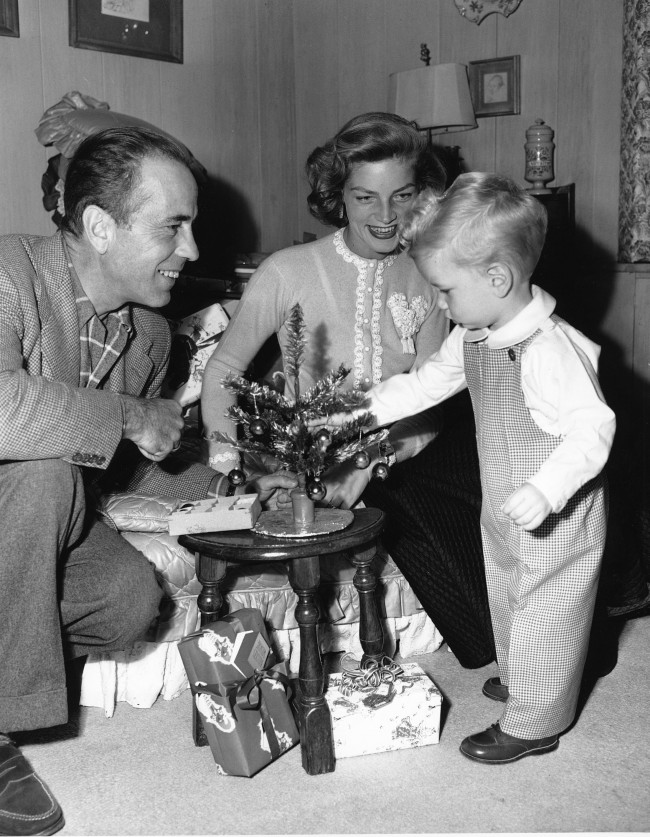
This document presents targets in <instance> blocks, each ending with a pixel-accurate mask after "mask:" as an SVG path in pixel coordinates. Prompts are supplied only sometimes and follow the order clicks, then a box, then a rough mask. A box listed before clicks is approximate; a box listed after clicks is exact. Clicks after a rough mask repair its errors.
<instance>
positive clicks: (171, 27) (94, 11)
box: [0, 0, 183, 64]
mask: <svg viewBox="0 0 650 837" xmlns="http://www.w3.org/2000/svg"><path fill="white" fill-rule="evenodd" d="M0 2H2V0H0ZM68 11H69V16H70V17H69V27H70V41H69V42H70V46H72V47H78V48H79V49H96V50H99V51H100V52H117V53H120V54H121V55H136V56H138V57H139V58H154V59H155V60H156V61H173V62H175V63H177V64H182V63H183V0H68Z"/></svg>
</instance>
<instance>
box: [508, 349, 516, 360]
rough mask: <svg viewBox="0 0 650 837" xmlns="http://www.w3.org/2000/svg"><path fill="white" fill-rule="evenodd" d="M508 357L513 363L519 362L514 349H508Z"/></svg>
mask: <svg viewBox="0 0 650 837" xmlns="http://www.w3.org/2000/svg"><path fill="white" fill-rule="evenodd" d="M508 357H509V358H510V360H512V361H515V360H517V355H516V354H515V350H514V349H508Z"/></svg>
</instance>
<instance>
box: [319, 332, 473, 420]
mask: <svg viewBox="0 0 650 837" xmlns="http://www.w3.org/2000/svg"><path fill="white" fill-rule="evenodd" d="M464 332H465V329H462V328H458V327H457V328H454V329H453V330H452V332H451V334H450V335H449V337H447V339H446V340H445V342H444V343H443V344H442V346H441V347H440V349H439V351H437V352H435V353H434V354H433V355H431V357H430V358H428V359H427V360H425V361H424V363H423V364H422V366H420V368H419V369H417V370H415V371H413V370H411V372H408V373H402V374H401V375H393V377H392V378H388V379H387V380H385V381H382V382H381V383H380V384H377V385H376V386H374V387H373V388H372V389H370V390H368V393H367V394H368V398H369V404H368V406H367V407H366V408H365V409H364V410H355V411H351V412H350V413H333V414H332V415H330V416H328V417H327V421H325V422H324V421H322V420H315V421H311V422H310V425H311V426H318V425H322V424H325V425H326V426H329V427H340V426H341V425H342V424H345V422H347V421H350V420H351V419H352V418H353V417H354V416H359V415H362V414H364V413H372V415H373V417H374V419H375V422H374V427H383V426H384V425H386V424H392V423H393V422H395V421H398V420H399V419H403V418H406V417H407V416H413V415H415V414H416V413H421V412H423V411H424V410H427V409H428V408H429V407H435V405H436V404H440V402H441V401H445V400H446V399H447V398H451V396H452V395H455V394H456V393H457V392H460V391H461V390H463V389H465V387H466V386H467V382H466V380H465V369H464V366H463V334H464Z"/></svg>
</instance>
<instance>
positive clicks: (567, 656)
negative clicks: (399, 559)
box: [333, 173, 615, 764]
mask: <svg viewBox="0 0 650 837" xmlns="http://www.w3.org/2000/svg"><path fill="white" fill-rule="evenodd" d="M545 233H546V211H545V210H544V208H543V207H542V205H541V204H540V203H539V202H538V201H537V200H536V199H535V198H533V197H532V196H530V195H528V194H527V193H526V192H525V191H523V190H522V189H520V188H519V187H518V186H516V185H515V184H514V183H513V182H512V181H511V180H509V179H508V178H505V177H502V176H499V175H494V174H480V173H470V174H463V175H461V176H459V177H458V178H457V180H456V181H455V182H454V184H453V185H452V186H451V188H450V189H448V191H447V192H446V193H445V194H444V195H443V196H442V197H435V196H433V195H426V194H424V193H423V194H422V195H421V196H420V198H419V199H418V201H417V203H416V204H415V205H414V207H413V209H412V211H411V212H410V214H409V215H408V216H407V217H406V219H405V220H404V222H403V226H402V231H401V238H402V240H403V242H404V243H405V244H406V245H407V246H409V251H410V255H411V256H412V258H413V259H414V260H415V263H416V264H417V267H418V269H419V270H420V272H421V273H422V275H423V276H424V277H425V278H426V279H427V280H428V281H429V282H431V284H432V285H433V286H434V287H435V288H437V289H438V292H439V298H438V305H439V306H440V307H441V308H443V309H444V310H445V311H446V313H447V316H448V317H449V318H450V319H451V320H453V321H454V322H455V323H456V327H455V328H453V329H452V331H451V333H450V335H449V337H448V338H447V340H446V341H445V343H444V344H443V346H442V347H441V349H440V350H439V351H438V352H437V353H436V354H434V355H432V356H431V357H430V358H429V359H428V360H427V361H425V362H424V364H423V365H422V366H421V367H420V368H419V369H418V370H417V371H415V372H412V373H410V374H402V375H395V376H394V377H392V378H390V379H388V380H387V381H384V382H383V383H381V384H379V385H378V386H376V387H374V388H373V389H372V390H370V392H369V393H368V394H369V397H370V406H369V408H368V409H369V410H370V411H371V412H372V413H373V414H374V415H375V417H376V423H377V425H383V424H388V423H390V422H393V421H396V420H397V419H400V418H403V417H405V416H407V415H412V414H414V413H418V412H420V411H421V410H424V409H426V408H428V407H430V406H432V405H433V404H437V403H439V402H440V401H443V400H444V399H446V398H449V397H450V396H452V395H454V394H455V393H457V392H459V391H460V390H462V389H464V388H465V387H468V388H469V391H470V395H471V398H472V404H473V407H474V414H475V418H476V428H477V444H478V450H479V458H480V467H481V482H482V487H483V507H482V513H481V532H482V539H483V551H484V558H485V571H486V578H487V586H488V595H489V601H490V612H491V618H492V625H493V628H494V636H495V642H496V648H497V662H498V665H499V674H500V677H494V678H490V680H488V681H487V682H486V684H485V686H484V688H483V692H484V694H486V695H487V696H488V697H491V698H493V699H494V700H501V701H504V702H505V708H504V711H503V714H502V716H501V719H500V720H499V722H498V723H496V724H494V725H493V726H492V727H490V728H489V729H487V730H486V731H484V732H481V733H477V734H475V735H471V736H469V737H468V738H465V739H464V740H463V742H462V743H461V745H460V749H461V752H462V753H463V754H464V755H466V756H467V757H469V758H471V759H475V760H476V761H482V762H486V763H489V764H498V763H504V762H510V761H515V760H517V759H520V758H522V757H524V756H528V755H533V754H539V753H545V752H549V751H550V750H554V749H555V748H556V747H557V746H558V743H559V742H558V735H559V733H561V732H562V731H563V730H565V729H566V728H567V727H568V726H569V724H570V723H571V722H572V720H573V718H574V715H575V709H576V703H577V698H578V691H579V687H580V681H581V675H582V669H583V667H584V662H585V656H586V653H587V645H588V639H589V630H590V625H591V620H592V614H593V609H594V602H595V597H596V585H597V582H598V574H599V568H600V562H601V557H602V552H603V547H604V542H605V528H606V498H605V491H604V483H603V477H602V476H601V471H602V468H603V466H604V465H605V462H606V460H607V457H608V455H609V450H610V448H611V444H612V440H613V436H614V429H615V418H614V414H613V412H612V411H611V410H610V409H609V407H608V406H607V405H606V404H605V402H604V400H603V396H602V393H601V391H600V387H599V385H598V380H597V377H596V369H597V361H598V354H599V348H598V347H597V346H596V345H595V344H594V343H592V342H591V341H590V340H588V339H587V338H586V337H585V336H584V335H583V334H581V333H580V332H579V331H577V330H576V329H574V328H572V327H571V326H570V325H568V324H567V323H565V322H563V321H562V320H560V319H559V318H558V317H556V316H555V315H553V310H554V307H555V300H554V299H553V298H552V297H551V296H549V295H548V294H547V293H545V292H544V291H543V290H541V289H540V288H538V287H536V286H532V287H531V284H530V281H529V280H530V277H531V274H532V272H533V269H534V267H535V265H536V263H537V260H538V258H539V255H540V253H541V250H542V245H543V243H544V236H545ZM339 419H340V416H339V417H336V419H335V422H333V423H340V421H339Z"/></svg>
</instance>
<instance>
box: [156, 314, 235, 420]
mask: <svg viewBox="0 0 650 837" xmlns="http://www.w3.org/2000/svg"><path fill="white" fill-rule="evenodd" d="M227 325H228V315H227V314H226V312H225V311H224V309H223V308H222V306H221V305H219V303H218V302H215V303H214V304H213V305H209V306H208V307H207V308H202V309H201V310H200V311H197V312H196V313H195V314H192V315H191V316H189V317H186V318H185V319H184V320H181V321H180V322H179V323H172V324H171V326H172V333H173V336H172V348H171V356H170V360H169V370H168V372H167V377H166V379H165V385H164V393H163V394H164V396H165V398H175V399H176V401H178V403H179V404H181V406H183V407H186V406H188V405H190V404H195V403H196V402H197V401H198V400H199V398H200V397H201V385H202V383H203V372H204V370H205V366H206V364H207V362H208V359H209V358H210V355H211V354H212V352H213V351H214V350H215V347H216V345H217V343H218V342H219V339H220V337H221V334H222V332H223V331H224V330H225V328H226V326H227Z"/></svg>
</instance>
